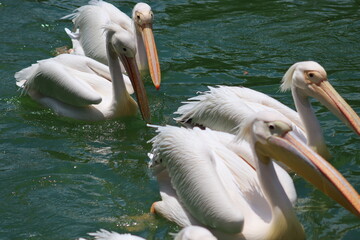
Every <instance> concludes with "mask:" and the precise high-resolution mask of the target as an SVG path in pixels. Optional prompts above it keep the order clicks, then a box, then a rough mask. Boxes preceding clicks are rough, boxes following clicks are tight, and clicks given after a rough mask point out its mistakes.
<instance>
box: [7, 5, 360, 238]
mask: <svg viewBox="0 0 360 240" xmlns="http://www.w3.org/2000/svg"><path fill="white" fill-rule="evenodd" d="M109 2H111V3H113V4H115V5H116V6H118V7H120V8H121V9H122V10H123V11H125V12H126V13H130V12H131V9H132V7H133V6H134V5H135V1H109ZM86 3H87V0H82V1H70V0H61V1H55V0H52V1H46V0H37V1H36V0H28V1H25V0H0V52H1V55H0V84H1V88H0V112H1V118H0V134H1V135H0V136H1V137H0V179H1V181H0V201H1V205H0V216H1V218H0V239H44V240H45V239H76V238H77V237H81V236H86V233H87V232H90V231H95V230H97V229H99V228H105V229H108V230H114V231H118V232H131V233H134V234H138V235H140V236H143V237H145V238H147V239H171V237H170V236H169V233H171V232H177V231H178V230H179V228H178V227H177V226H176V225H174V224H172V223H170V222H168V221H166V220H164V219H161V218H158V217H154V216H151V215H150V214H149V209H150V206H151V204H152V203H153V202H154V201H158V200H160V196H159V192H158V185H157V182H156V180H155V179H154V178H153V177H152V176H151V172H150V171H149V170H148V168H147V164H148V161H149V160H148V158H147V152H149V151H150V149H151V145H150V144H148V143H147V141H148V140H149V139H151V138H152V137H153V136H154V135H155V133H154V131H153V130H152V129H149V128H147V127H146V126H145V125H144V122H143V121H142V120H141V118H140V115H138V116H137V117H135V118H129V119H123V120H117V121H105V122H100V123H85V122H78V121H73V120H68V119H64V118H59V117H57V116H56V115H54V114H53V113H52V112H51V111H50V110H47V109H44V108H42V107H41V106H39V105H38V104H36V103H34V102H33V101H32V100H31V99H30V98H28V97H26V96H20V95H21V92H20V91H18V89H17V88H16V86H15V79H14V77H13V75H14V73H15V72H16V71H19V70H20V69H22V68H24V67H27V66H29V65H30V64H32V63H34V62H35V61H36V60H40V59H45V58H49V57H51V56H52V53H53V50H54V49H55V48H57V47H60V46H64V45H69V44H70V41H69V39H68V38H67V36H66V34H65V32H64V31H63V29H64V27H71V22H70V21H67V20H61V19H60V18H61V17H62V16H64V15H67V14H69V13H71V12H72V11H73V10H74V9H75V8H77V7H79V6H82V5H84V4H86ZM148 3H149V4H150V5H151V6H152V8H153V11H154V13H155V19H156V22H155V24H154V32H155V38H156V42H157V46H158V50H159V57H160V61H161V68H162V76H163V79H162V86H161V90H160V91H156V90H155V88H154V87H153V86H152V84H151V83H150V82H149V81H147V82H146V88H147V91H148V96H149V98H150V102H151V110H152V114H153V123H156V124H161V125H164V124H175V123H174V121H173V120H172V118H173V117H174V115H173V112H174V111H175V110H176V109H177V108H178V107H179V106H180V105H181V102H182V101H185V100H186V99H187V98H189V97H191V96H194V95H195V94H196V92H197V91H206V89H207V86H216V85H219V84H226V85H233V86H237V85H243V86H246V87H250V88H253V89H256V90H259V91H263V92H265V93H267V94H269V95H271V96H273V97H275V98H277V99H279V100H281V101H283V102H284V103H285V104H287V105H290V106H293V103H292V98H291V94H290V93H280V92H279V91H278V87H279V82H280V80H281V77H282V75H283V74H284V73H285V71H286V70H287V68H288V67H290V65H292V64H293V63H295V62H297V61H303V60H315V61H317V62H319V63H320V64H321V65H323V66H324V67H325V69H326V70H327V72H328V75H329V80H330V81H331V83H332V84H333V86H334V87H335V88H336V89H337V90H338V92H339V93H340V94H341V95H342V96H343V97H344V98H345V99H346V100H347V101H348V102H349V104H350V105H351V106H352V107H353V108H354V109H355V111H356V112H357V113H360V95H359V91H360V82H359V79H360V48H359V39H360V8H359V3H358V2H357V1H350V0H343V1H310V0H304V1H259V0H251V1H241V3H239V1H230V0H225V1H224V0H223V1H220V0H218V1H216V0H212V1H185V0H170V1H149V2H148ZM148 80H149V79H148ZM314 109H315V111H316V114H317V116H318V117H319V119H320V122H321V125H322V126H323V128H324V134H325V137H326V141H327V144H328V146H329V149H330V151H331V153H332V155H333V159H332V160H331V161H332V163H333V164H334V166H335V167H337V168H338V169H339V170H340V172H341V173H342V174H343V175H344V176H345V177H346V178H347V179H348V180H349V181H350V183H352V185H353V186H354V187H355V188H356V189H357V190H358V191H359V190H360V188H359V186H360V177H359V175H360V168H359V164H360V148H359V146H360V145H359V140H360V139H359V137H358V136H356V135H355V134H354V133H353V132H351V131H350V130H349V129H348V128H346V127H345V126H343V124H342V123H341V122H340V121H339V120H337V119H336V118H335V117H334V116H333V115H332V114H331V113H329V112H328V111H327V110H326V109H325V108H324V107H323V106H321V105H320V104H318V103H317V102H316V101H314ZM294 180H295V184H296V188H297V191H298V204H297V207H296V212H297V216H298V218H299V220H300V221H301V223H302V224H303V226H304V228H305V231H306V234H307V238H308V239H357V238H358V237H359V235H360V230H359V227H360V221H359V219H357V218H356V217H354V216H353V215H351V214H350V213H349V212H348V211H346V210H345V209H343V208H342V207H340V206H339V205H338V204H336V203H335V202H334V201H332V200H330V199H329V198H328V197H326V196H325V195H324V194H322V193H321V192H319V191H317V190H315V189H314V188H313V187H312V186H311V185H309V184H307V183H306V182H305V181H303V180H302V179H300V178H299V177H297V176H295V178H294Z"/></svg>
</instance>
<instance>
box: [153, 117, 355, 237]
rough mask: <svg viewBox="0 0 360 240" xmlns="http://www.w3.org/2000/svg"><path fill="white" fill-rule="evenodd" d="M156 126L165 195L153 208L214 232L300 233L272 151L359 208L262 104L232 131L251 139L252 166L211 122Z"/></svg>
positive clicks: (351, 193)
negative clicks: (205, 126) (222, 140)
mask: <svg viewBox="0 0 360 240" xmlns="http://www.w3.org/2000/svg"><path fill="white" fill-rule="evenodd" d="M157 132H158V135H157V136H156V137H154V138H153V139H152V140H151V142H152V143H153V150H152V153H153V158H152V162H151V167H154V168H155V172H156V174H157V177H158V181H159V185H160V192H161V197H162V201H159V202H155V203H154V204H153V205H152V208H151V210H152V212H155V213H157V214H159V215H161V216H163V217H165V218H167V219H168V220H170V221H173V222H175V223H177V224H178V225H180V226H182V227H185V226H188V225H200V226H204V227H207V228H208V229H209V230H210V231H211V232H212V233H213V234H214V235H215V236H216V237H217V238H219V239H261V240H266V239H305V233H304V229H303V227H302V226H301V224H300V223H299V221H298V219H297V217H296V214H295V212H294V210H293V207H292V203H291V200H290V199H289V198H288V197H287V196H288V195H287V193H286V189H284V186H285V185H284V184H283V183H281V181H284V179H281V178H279V176H278V171H277V170H276V169H275V165H274V163H273V161H272V160H271V159H276V160H278V161H281V162H283V163H284V164H286V165H287V166H288V167H290V168H291V169H292V170H293V171H295V172H296V173H298V174H299V175H301V176H303V177H304V178H305V179H307V180H308V181H309V182H310V183H312V184H313V185H315V186H316V187H317V188H318V189H320V190H321V191H323V192H324V193H326V194H327V195H328V196H330V197H331V198H333V199H334V200H336V201H337V202H338V203H340V204H341V205H342V206H344V207H345V208H346V209H348V210H349V211H351V212H352V213H353V214H355V215H357V216H360V196H359V194H358V193H357V192H356V191H355V190H354V188H353V187H352V186H351V185H350V184H349V183H348V182H347V181H346V180H345V179H344V178H343V176H342V175H341V174H340V173H339V172H338V171H337V170H336V169H335V168H333V167H332V166H331V165H330V164H329V163H328V162H327V161H326V160H324V159H323V158H322V157H320V156H319V155H318V154H317V153H316V152H314V151H313V150H312V149H311V148H310V147H308V146H307V145H305V144H304V143H302V142H301V141H300V140H299V139H298V138H297V137H296V136H295V134H294V133H293V132H292V131H291V122H290V121H289V120H288V119H287V118H285V117H283V116H281V115H278V114H276V113H273V112H259V113H257V114H256V115H254V116H252V117H249V118H248V119H247V120H246V121H245V122H243V126H242V130H241V132H240V134H239V135H238V136H237V138H238V139H243V137H244V136H246V137H247V139H246V140H247V141H249V142H250V146H251V148H252V151H253V153H254V156H255V165H256V171H255V170H254V168H253V167H252V166H251V165H249V164H248V163H247V162H246V161H244V160H243V159H242V158H240V157H239V155H238V154H235V153H234V152H233V151H230V150H229V149H228V148H227V147H226V145H223V144H221V143H220V142H219V141H217V139H216V137H214V136H216V134H215V135H214V134H213V133H214V131H213V130H210V129H206V130H200V129H199V128H194V129H186V128H178V127H171V126H166V127H158V129H157ZM283 173H286V172H285V171H283ZM288 179H289V180H288V181H291V178H290V177H289V178H288Z"/></svg>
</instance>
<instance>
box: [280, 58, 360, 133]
mask: <svg viewBox="0 0 360 240" xmlns="http://www.w3.org/2000/svg"><path fill="white" fill-rule="evenodd" d="M288 89H291V90H292V91H293V93H294V92H297V94H299V95H302V96H311V97H313V98H316V99H317V100H319V101H320V102H321V103H322V104H323V105H325V106H326V107H327V108H328V109H329V110H330V111H331V112H332V113H333V114H334V115H335V116H337V117H338V118H339V119H340V120H341V121H343V122H344V123H345V124H346V125H347V126H349V127H350V128H351V129H353V131H355V132H356V133H357V134H358V135H360V118H359V116H358V115H357V114H356V112H355V111H354V110H353V109H352V108H351V107H350V106H349V105H348V104H347V103H346V102H345V100H344V99H343V98H342V97H341V96H340V95H339V94H338V93H337V91H336V90H335V89H334V88H333V86H332V85H331V84H330V83H329V81H328V79H327V74H326V71H325V69H324V68H323V67H322V66H321V65H320V64H318V63H317V62H313V61H306V62H298V63H295V64H294V65H292V66H291V67H290V68H289V70H288V71H287V72H286V73H285V75H284V77H283V80H282V85H281V90H283V91H285V90H288Z"/></svg>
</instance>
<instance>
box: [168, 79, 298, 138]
mask: <svg viewBox="0 0 360 240" xmlns="http://www.w3.org/2000/svg"><path fill="white" fill-rule="evenodd" d="M209 89H210V90H209V91H207V92H204V93H202V94H200V95H199V96H196V97H193V98H190V99H189V100H190V101H189V102H186V104H184V105H183V106H181V107H180V108H179V109H178V110H177V111H176V112H175V113H176V114H179V115H181V116H179V117H178V118H176V119H175V120H176V121H178V122H181V123H183V124H185V125H186V124H187V123H190V124H192V125H197V124H198V125H202V126H206V127H209V128H211V129H214V130H219V131H224V132H229V133H233V134H234V133H236V132H238V130H239V129H238V128H239V126H240V125H241V123H242V122H243V121H244V119H246V118H248V117H249V115H251V114H252V113H254V112H259V111H264V110H266V111H277V112H279V113H280V114H282V115H284V116H286V117H287V118H288V119H289V120H290V121H291V122H292V123H293V126H294V127H295V129H296V130H295V131H296V132H298V133H299V137H301V138H302V139H304V137H305V134H304V132H303V130H302V129H301V128H302V122H301V120H300V118H299V115H298V113H297V112H295V111H294V110H292V109H291V108H289V107H287V106H285V105H284V104H282V103H280V102H279V101H277V100H275V99H274V98H271V97H269V96H267V95H266V94H263V93H261V92H258V91H254V90H251V89H249V88H245V87H226V86H219V87H217V88H213V87H209Z"/></svg>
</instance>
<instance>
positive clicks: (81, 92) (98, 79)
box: [15, 25, 150, 121]
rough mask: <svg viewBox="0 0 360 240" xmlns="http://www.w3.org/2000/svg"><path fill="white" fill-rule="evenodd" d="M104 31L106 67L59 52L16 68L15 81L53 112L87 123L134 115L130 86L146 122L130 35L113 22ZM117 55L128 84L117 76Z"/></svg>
mask: <svg viewBox="0 0 360 240" xmlns="http://www.w3.org/2000/svg"><path fill="white" fill-rule="evenodd" d="M105 31H106V36H107V43H106V44H107V49H108V59H109V63H110V65H109V67H107V66H106V65H103V64H101V63H99V62H97V61H95V60H93V59H91V58H88V57H85V56H78V55H72V54H62V55H59V56H57V57H55V58H50V59H46V60H41V61H39V62H38V63H36V64H33V65H31V66H30V67H28V68H25V69H23V70H21V71H19V72H17V73H16V74H15V78H16V80H17V85H18V86H20V87H24V90H25V92H26V93H27V94H29V96H30V97H31V98H33V99H34V100H36V101H37V102H39V103H41V104H43V105H45V106H47V107H49V108H51V109H53V110H54V111H55V112H56V113H57V114H59V115H62V116H66V117H70V118H74V119H79V120H86V121H98V120H104V119H113V118H118V117H122V116H131V115H135V114H136V113H137V108H138V107H137V106H138V105H137V104H136V102H135V101H134V100H133V99H132V98H131V96H130V94H131V93H132V92H133V91H134V90H133V88H134V89H135V92H136V94H137V99H138V102H139V106H140V110H141V113H142V114H143V118H144V119H145V120H146V121H149V118H150V112H149V106H148V102H147V97H146V92H145V88H144V86H143V83H142V81H141V78H140V74H139V71H138V69H137V66H136V62H135V59H134V56H135V49H136V47H135V45H134V43H133V38H134V37H133V35H131V34H130V33H128V32H126V31H125V30H123V29H122V28H120V27H118V26H117V25H109V26H107V27H106V30H105ZM119 58H121V61H122V62H124V63H125V64H124V66H125V67H126V68H127V70H128V72H129V76H130V80H131V81H132V84H133V86H131V84H130V83H129V78H128V77H126V76H123V75H122V73H121V66H120V59H119ZM109 68H110V71H109Z"/></svg>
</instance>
